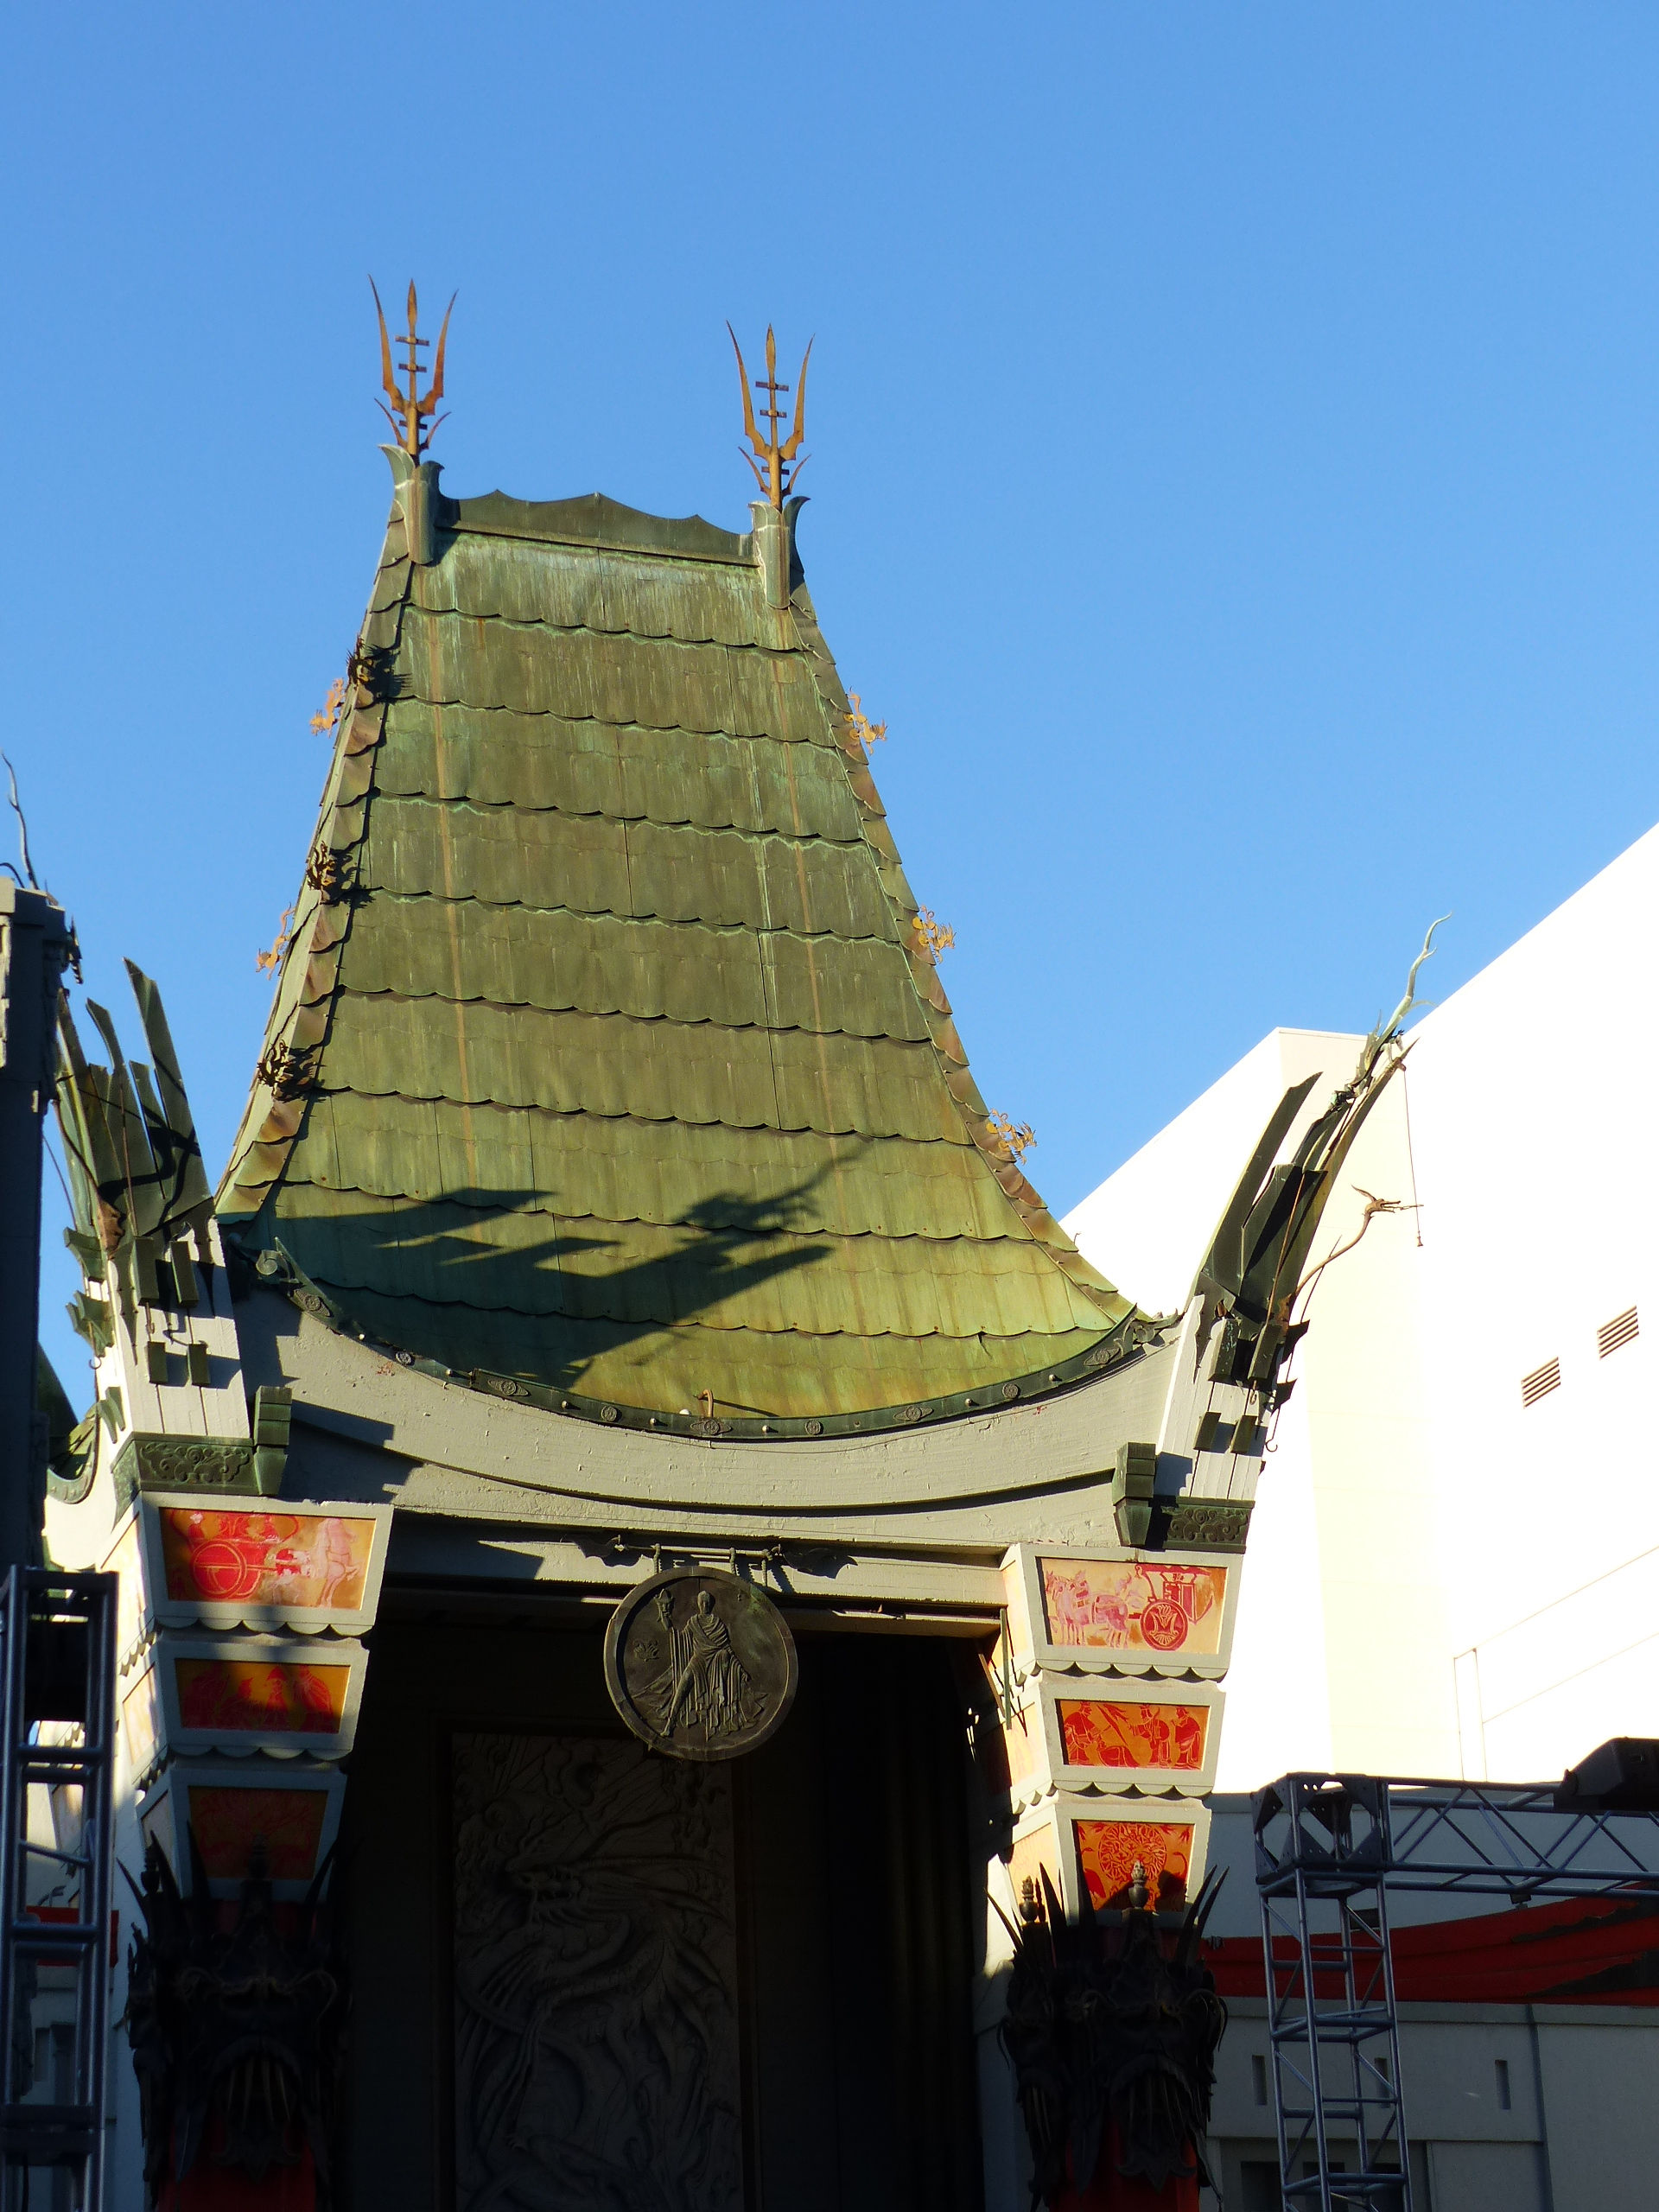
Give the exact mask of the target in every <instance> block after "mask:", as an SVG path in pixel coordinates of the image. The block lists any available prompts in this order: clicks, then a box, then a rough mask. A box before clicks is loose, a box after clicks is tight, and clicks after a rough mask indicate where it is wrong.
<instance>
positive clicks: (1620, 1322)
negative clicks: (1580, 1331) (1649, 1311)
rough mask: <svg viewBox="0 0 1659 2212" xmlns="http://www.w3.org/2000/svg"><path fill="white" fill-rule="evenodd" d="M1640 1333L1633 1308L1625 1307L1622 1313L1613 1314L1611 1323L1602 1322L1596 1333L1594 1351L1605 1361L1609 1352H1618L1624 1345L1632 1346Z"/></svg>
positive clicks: (1640, 1329) (1639, 1325)
mask: <svg viewBox="0 0 1659 2212" xmlns="http://www.w3.org/2000/svg"><path fill="white" fill-rule="evenodd" d="M1641 1333H1642V1325H1641V1323H1640V1322H1639V1321H1638V1320H1637V1314H1636V1308H1635V1306H1626V1308H1625V1309H1624V1313H1615V1314H1614V1316H1613V1318H1612V1319H1611V1321H1604V1322H1603V1323H1602V1325H1601V1326H1600V1328H1599V1329H1598V1330H1597V1331H1596V1350H1597V1351H1599V1353H1600V1355H1601V1357H1603V1358H1604V1359H1605V1358H1606V1357H1607V1355H1608V1353H1609V1352H1610V1351H1618V1350H1619V1349H1620V1348H1621V1347H1622V1346H1623V1345H1624V1344H1634V1343H1635V1341H1636V1339H1637V1337H1639V1336H1640V1335H1641Z"/></svg>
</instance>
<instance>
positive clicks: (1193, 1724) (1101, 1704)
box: [1058, 1697, 1210, 1774]
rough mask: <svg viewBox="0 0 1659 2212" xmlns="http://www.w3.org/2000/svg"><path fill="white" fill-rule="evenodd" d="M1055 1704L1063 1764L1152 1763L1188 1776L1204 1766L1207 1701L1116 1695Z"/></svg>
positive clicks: (1070, 1699)
mask: <svg viewBox="0 0 1659 2212" xmlns="http://www.w3.org/2000/svg"><path fill="white" fill-rule="evenodd" d="M1058 1702H1059V1708H1060V1745H1061V1749H1062V1751H1064V1753H1065V1763H1066V1764H1067V1765H1068V1766H1116V1767H1124V1766H1128V1767H1147V1766H1155V1767H1165V1768H1167V1769H1169V1770H1172V1771H1173V1772H1176V1773H1181V1774H1193V1773H1196V1772H1197V1771H1198V1769H1199V1768H1200V1767H1201V1766H1202V1765H1203V1764H1204V1747H1205V1738H1206V1737H1207V1735H1208V1732H1209V1726H1210V1708H1209V1707H1208V1706H1207V1705H1164V1704H1161V1703H1160V1704H1147V1705H1142V1704H1128V1703H1123V1702H1120V1700H1117V1699H1116V1698H1065V1697H1063V1698H1061V1699H1060V1700H1059V1701H1058Z"/></svg>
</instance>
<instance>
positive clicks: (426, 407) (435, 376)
mask: <svg viewBox="0 0 1659 2212" xmlns="http://www.w3.org/2000/svg"><path fill="white" fill-rule="evenodd" d="M369 289H370V290H371V291H372V293H373V294H374V311H375V314H376V315H377V316H378V318H379V323H380V382H381V387H382V389H383V390H384V391H385V395H386V398H387V399H389V400H390V401H391V406H390V407H388V406H386V405H385V402H384V401H383V402H382V403H381V412H382V413H383V414H384V415H385V417H386V419H387V421H388V422H389V423H391V427H392V429H393V431H394V433H395V434H396V436H397V442H398V444H399V445H400V446H401V447H402V448H403V449H404V452H405V453H406V454H408V455H409V456H410V460H411V461H418V460H419V459H420V458H421V456H422V455H423V454H424V453H425V451H426V449H427V448H428V446H429V445H430V444H431V442H432V433H433V431H434V430H435V429H437V427H438V425H437V422H436V420H435V413H436V409H437V404H438V402H439V400H441V399H442V397H443V357H444V348H445V347H446V346H447V345H448V340H449V317H450V315H452V314H453V313H454V305H455V300H456V298H457V296H458V295H456V294H455V293H453V292H452V293H451V294H450V296H449V305H448V307H447V308H445V309H444V311H443V326H442V329H441V330H440V331H439V333H438V350H437V357H436V359H435V360H434V362H433V364H432V374H431V378H430V381H429V384H428V385H427V388H426V391H424V392H423V391H421V389H420V380H421V365H420V357H421V354H422V353H423V351H424V350H425V348H426V347H427V346H429V345H430V344H431V342H432V341H431V340H430V339H428V338H423V337H422V336H421V335H420V334H419V331H420V326H419V320H418V318H419V313H420V303H419V302H418V300H417V299H416V293H415V280H414V278H413V277H410V283H409V327H408V329H407V330H405V331H403V332H401V333H400V334H399V335H398V337H397V345H398V346H401V347H402V348H403V350H404V355H405V359H404V378H405V384H403V385H400V384H399V383H398V381H397V373H396V372H395V371H394V369H393V367H392V359H391V348H392V342H393V341H392V340H391V338H390V337H389V336H388V334H387V331H386V317H385V309H384V308H382V307H381V305H380V293H379V290H378V287H377V285H376V283H375V281H374V279H373V277H370V279H369Z"/></svg>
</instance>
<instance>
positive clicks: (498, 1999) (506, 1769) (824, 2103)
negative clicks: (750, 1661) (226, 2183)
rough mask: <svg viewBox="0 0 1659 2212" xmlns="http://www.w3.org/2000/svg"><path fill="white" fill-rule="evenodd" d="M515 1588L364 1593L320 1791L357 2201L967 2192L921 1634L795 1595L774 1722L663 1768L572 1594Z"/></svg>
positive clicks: (938, 1768)
mask: <svg viewBox="0 0 1659 2212" xmlns="http://www.w3.org/2000/svg"><path fill="white" fill-rule="evenodd" d="M514 1611H516V1614H517V1617H516V1618H512V1617H511V1615H510V1613H509V1609H508V1607H507V1606H506V1605H504V1604H503V1602H502V1601H501V1600H499V1599H483V1598H480V1599H465V1598H461V1597H460V1596H454V1597H449V1596H446V1597H445V1598H443V1599H436V1598H431V1599H422V1598H420V1597H419V1596H417V1594H416V1593H415V1592H407V1591H405V1592H388V1593H387V1600H386V1601H385V1603H384V1604H383V1608H382V1620H381V1624H380V1626H379V1627H378V1629H377V1631H376V1636H375V1650H374V1658H373V1662H372V1666H371V1668H370V1672H369V1682H368V1689H367V1694H366V1696H365V1702H364V1708H363V1715H362V1720H361V1724H360V1726H359V1734H358V1742H357V1749H356V1751H355V1754H354V1757H353V1775H352V1782H351V1787H350V1789H349V1791H348V1795H347V1808H346V1825H345V1846H346V1852H347V1853H348V1854H349V1859H348V1865H347V1867H346V1884H345V1886H346V1897H347V1911H348V1926H349V1931H350V1933H349V1941H350V1943H351V1948H352V1955H353V1982H354V1993H355V1998H354V2006H355V2009H354V2019H353V2034H352V2056H351V2061H350V2066H351V2076H350V2082H349V2094H348V2097H347V2113H348V2126H349V2130H350V2142H349V2145H348V2146H347V2155H346V2159H345V2162H344V2163H345V2166H346V2172H347V2175H348V2177H349V2180H348V2187H349V2189H350V2190H351V2197H350V2202H351V2203H352V2204H353V2206H354V2207H356V2208H358V2212H369V2208H370V2207H378V2206H380V2205H383V2204H385V2203H388V2202H397V2203H398V2204H399V2205H400V2206H403V2207H406V2208H408V2212H428V2209H429V2212H475V2209H476V2208H480V2207H482V2206H483V2205H485V2204H487V2206H488V2207H489V2212H554V2209H555V2208H557V2212H670V2208H671V2212H843V2209H844V2212H852V2208H853V2207H855V2206H856V2207H858V2208H859V2212H900V2208H903V2212H974V2208H976V2206H977V2205H978V2204H979V2202H980V2200H981V2193H982V2192H981V2180H980V2150H979V2129H978V2125H977V2118H976V2103H975V2083H974V2058H973V2047H972V2030H971V2005H972V1996H973V1989H974V1983H975V1976H976V1972H977V1943H978V1941H979V1930H978V1928H977V1925H976V1914H977V1912H978V1911H982V1905H980V1904H978V1900H980V1899H981V1898H982V1896H983V1888H982V1877H983V1867H982V1864H976V1863H975V1861H976V1849H975V1846H974V1843H973V1840H972V1839H971V1837H970V1829H969V1817H970V1815H969V1805H970V1790H969V1772H968V1753H967V1750H966V1743H965V1728H964V1713H965V1707H964V1700H963V1693H962V1688H961V1687H960V1683H961V1668H960V1660H959V1657H957V1656H953V1652H952V1649H951V1647H950V1643H948V1641H947V1640H945V1639H943V1638H938V1637H906V1636H899V1635H887V1634H880V1635H866V1634H849V1633H844V1632H837V1633H833V1634H832V1633H814V1632H813V1630H812V1626H811V1623H810V1619H809V1620H797V1621H796V1623H795V1626H796V1630H797V1635H798V1639H799V1642H800V1648H801V1688H800V1693H799V1696H798V1700H797V1702H796V1707H795V1710H794V1712H793V1713H791V1717H790V1719H789V1720H788V1722H787V1723H786V1724H785V1727H784V1729H783V1730H782V1732H780V1734H779V1736H778V1737H777V1738H775V1739H774V1740H773V1741H772V1743H771V1744H769V1745H766V1746H765V1747H763V1749H761V1750H760V1751H758V1752H756V1753H754V1754H753V1755H752V1756H751V1757H750V1758H746V1759H742V1760H739V1761H736V1762H734V1763H733V1764H730V1765H729V1766H727V1767H717V1768H712V1769H710V1768H692V1767H687V1766H685V1765H683V1764H681V1763H678V1762H671V1761H666V1760H663V1759H660V1758H657V1757H655V1756H654V1755H652V1754H650V1753H647V1752H645V1750H644V1748H643V1746H640V1745H637V1744H636V1743H635V1742H634V1741H633V1739H632V1738H629V1737H627V1736H626V1732H624V1731H623V1730H622V1729H621V1727H620V1724H618V1723H617V1722H616V1721H615V1719H614V1716H613V1713H612V1711H611V1707H610V1705H609V1703H608V1700H607V1698H606V1695H605V1692H604V1687H603V1681H602V1678H601V1668H600V1632H601V1628H602V1612H601V1609H599V1608H594V1607H589V1606H582V1607H580V1608H578V1607H576V1606H574V1605H566V1606H563V1607H556V1606H553V1605H550V1606H548V1607H547V1608H546V1609H545V1610H544V1611H542V1610H539V1609H538V1610H537V1612H536V1613H534V1614H531V1613H530V1612H529V1609H528V1608H527V1607H525V1606H524V1605H523V1604H522V1602H521V1603H519V1604H518V1605H517V1606H516V1607H515V1608H514ZM981 1855H982V1854H981Z"/></svg>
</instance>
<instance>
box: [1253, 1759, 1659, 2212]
mask: <svg viewBox="0 0 1659 2212" xmlns="http://www.w3.org/2000/svg"><path fill="white" fill-rule="evenodd" d="M1609 1748H1610V1749H1611V1747H1609ZM1562 1797H1563V1793H1562V1791H1561V1790H1560V1788H1559V1786H1558V1785H1555V1784H1553V1783H1541V1784H1538V1785H1530V1784H1525V1785H1522V1784H1509V1783H1485V1782H1412V1781H1400V1780H1395V1779H1391V1778H1388V1777H1380V1776H1376V1775H1354V1774H1348V1775H1335V1776H1331V1775H1322V1774H1292V1775H1287V1776H1286V1777H1284V1779H1283V1780H1282V1781H1280V1782H1276V1783H1273V1784H1272V1785H1271V1787H1270V1788H1268V1789H1262V1790H1258V1791H1257V1792H1256V1795H1255V1869H1256V1885H1257V1889H1258V1891H1259V1893H1260V1896H1261V1900H1262V1948H1263V1952H1264V1955H1265V1960H1266V1967H1267V1984H1268V2036H1269V2038H1270V2042H1271V2046H1272V2051H1273V2095H1274V2113H1275V2117H1276V2120H1277V2126H1278V2134H1279V2172H1280V2186H1281V2190H1282V2192H1283V2196H1284V2201H1285V2203H1286V2205H1287V2206H1289V2207H1300V2206H1306V2207H1308V2208H1310V2212H1311V2208H1313V2207H1315V2206H1317V2207H1318V2208H1319V2212H1337V2208H1338V2207H1340V2206H1363V2207H1364V2208H1366V2212H1412V2200H1411V2173H1410V2160H1409V2158H1408V2146H1407V2137H1406V2121H1405V2110H1404V2106H1403V2103H1402V2097H1401V2088H1400V2037H1399V2021H1398V2016H1397V2011H1396V2007H1395V1992H1394V1966H1393V1960H1392V1957H1391V1955H1390V1952H1389V1915H1388V1900H1389V1893H1390V1891H1393V1892H1395V1893H1398V1892H1400V1891H1417V1892H1428V1893H1433V1894H1437V1895H1440V1896H1462V1897H1503V1899H1505V1900H1506V1901H1507V1902H1508V1903H1509V1904H1516V1905H1519V1904H1530V1903H1531V1902H1532V1901H1533V1899H1534V1898H1536V1897H1605V1896H1606V1895H1608V1894H1610V1893H1611V1892H1613V1891H1619V1892H1621V1893H1625V1894H1630V1893H1647V1894H1649V1895H1651V1894H1653V1893H1655V1892H1659V1812H1655V1811H1652V1810H1649V1809H1646V1808H1629V1807H1616V1808H1615V1807H1610V1806H1593V1805H1591V1804H1587V1803H1586V1805H1584V1806H1583V1807H1575V1806H1573V1805H1570V1804H1566V1803H1563V1802H1561V1800H1562ZM1338 2147H1340V2149H1341V2151H1342V2152H1343V2153H1344V2156H1345V2157H1351V2158H1352V2159H1353V2160H1354V2161H1355V2163H1354V2164H1351V2165H1338V2163H1337V2152H1338Z"/></svg>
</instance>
